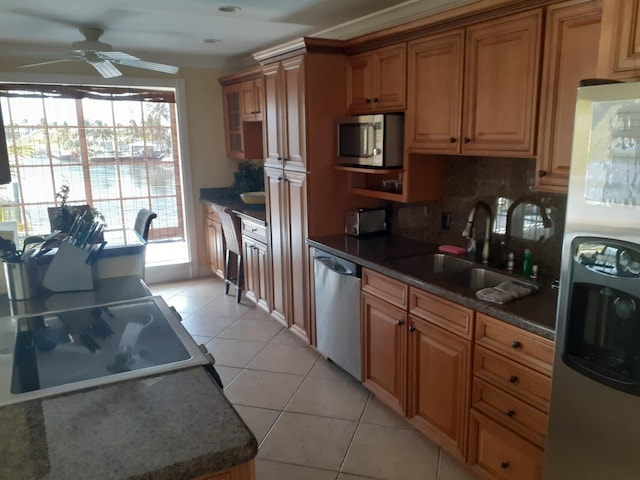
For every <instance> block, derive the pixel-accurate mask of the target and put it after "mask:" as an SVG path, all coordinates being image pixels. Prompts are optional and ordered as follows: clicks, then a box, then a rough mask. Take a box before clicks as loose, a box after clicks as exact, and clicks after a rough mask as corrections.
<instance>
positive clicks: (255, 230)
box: [251, 228, 515, 348]
mask: <svg viewBox="0 0 640 480" xmlns="http://www.w3.org/2000/svg"><path fill="white" fill-rule="evenodd" d="M251 231H252V232H257V231H258V229H257V228H252V229H251ZM514 348H515V347H514Z"/></svg>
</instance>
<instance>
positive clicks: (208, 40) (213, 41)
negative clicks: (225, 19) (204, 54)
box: [202, 38, 222, 43]
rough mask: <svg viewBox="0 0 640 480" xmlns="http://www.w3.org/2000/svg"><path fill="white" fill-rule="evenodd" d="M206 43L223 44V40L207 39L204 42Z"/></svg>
mask: <svg viewBox="0 0 640 480" xmlns="http://www.w3.org/2000/svg"><path fill="white" fill-rule="evenodd" d="M202 41H203V42H204V43H218V42H221V41H222V40H220V39H218V38H205V39H204V40H202Z"/></svg>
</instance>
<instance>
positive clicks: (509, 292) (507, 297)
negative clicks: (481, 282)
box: [476, 280, 536, 303]
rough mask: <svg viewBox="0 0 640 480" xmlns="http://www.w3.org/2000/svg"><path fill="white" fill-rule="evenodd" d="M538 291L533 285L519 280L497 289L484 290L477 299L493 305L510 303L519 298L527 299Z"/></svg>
mask: <svg viewBox="0 0 640 480" xmlns="http://www.w3.org/2000/svg"><path fill="white" fill-rule="evenodd" d="M535 290H536V288H535V287H534V286H533V285H527V284H525V283H522V282H518V281H517V280H509V281H508V282H502V283H500V284H498V285H496V286H495V287H489V288H483V289H481V290H478V291H477V292H476V297H478V298H479V299H480V300H486V301H488V302H493V303H509V302H511V301H513V300H515V299H517V298H522V297H526V296H527V295H530V294H531V293H533V292H534V291H535Z"/></svg>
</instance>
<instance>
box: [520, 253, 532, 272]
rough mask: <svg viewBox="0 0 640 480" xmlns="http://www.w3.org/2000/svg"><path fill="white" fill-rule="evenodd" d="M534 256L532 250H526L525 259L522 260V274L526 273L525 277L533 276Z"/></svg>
mask: <svg viewBox="0 0 640 480" xmlns="http://www.w3.org/2000/svg"><path fill="white" fill-rule="evenodd" d="M532 256H533V254H532V253H531V250H529V249H528V248H527V249H526V250H525V251H524V259H523V261H522V275H524V276H525V277H530V276H531V268H532V266H533V259H532Z"/></svg>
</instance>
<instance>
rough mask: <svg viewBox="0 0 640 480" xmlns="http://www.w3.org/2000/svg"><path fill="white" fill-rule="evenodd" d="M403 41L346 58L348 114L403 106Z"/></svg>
mask: <svg viewBox="0 0 640 480" xmlns="http://www.w3.org/2000/svg"><path fill="white" fill-rule="evenodd" d="M406 59H407V46H406V44H405V43H402V44H399V45H392V46H389V47H385V48H380V49H378V50H372V51H370V52H366V53H361V54H358V55H352V56H350V57H348V58H347V106H348V110H349V113H353V114H357V113H372V112H397V111H401V110H404V109H405V107H406V61H407V60H406Z"/></svg>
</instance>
